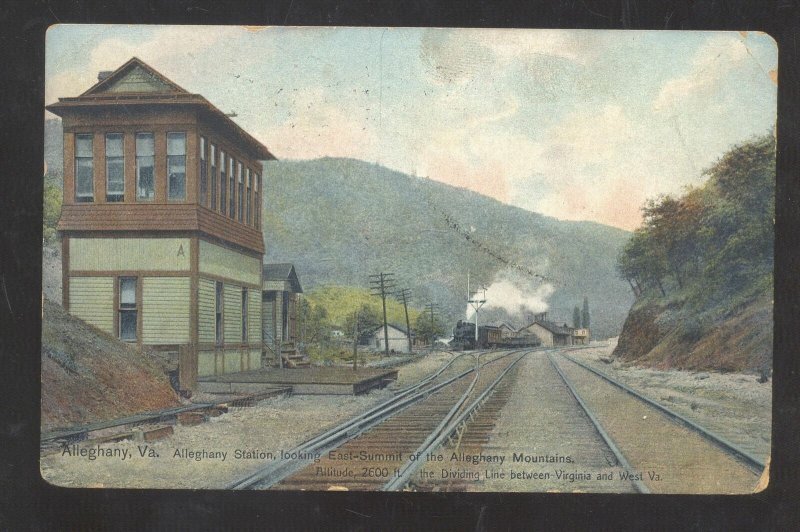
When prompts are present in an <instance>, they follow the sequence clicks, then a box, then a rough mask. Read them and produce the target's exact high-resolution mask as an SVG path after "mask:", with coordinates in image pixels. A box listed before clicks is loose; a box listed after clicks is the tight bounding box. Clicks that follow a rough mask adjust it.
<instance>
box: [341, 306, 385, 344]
mask: <svg viewBox="0 0 800 532" xmlns="http://www.w3.org/2000/svg"><path fill="white" fill-rule="evenodd" d="M357 314H358V334H359V335H362V334H364V332H365V331H368V330H371V329H374V328H376V327H378V326H380V325H383V318H382V317H381V314H380V311H378V310H377V309H375V308H374V307H372V306H370V305H367V304H364V305H361V308H360V309H358V312H357ZM354 325H355V314H350V315H349V316H347V318H346V319H345V322H344V331H345V334H346V335H348V336H350V337H351V338H352V336H353V328H354Z"/></svg>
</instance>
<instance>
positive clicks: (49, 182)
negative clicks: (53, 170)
mask: <svg viewBox="0 0 800 532" xmlns="http://www.w3.org/2000/svg"><path fill="white" fill-rule="evenodd" d="M61 200H62V192H61V187H60V186H58V184H57V183H56V182H55V179H54V178H52V177H50V176H45V178H44V216H43V219H42V225H43V227H42V230H43V232H42V237H43V239H44V241H45V242H47V243H50V242H53V241H55V239H56V223H57V222H58V217H59V216H61Z"/></svg>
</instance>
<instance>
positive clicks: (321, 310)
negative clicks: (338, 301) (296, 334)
mask: <svg viewBox="0 0 800 532" xmlns="http://www.w3.org/2000/svg"><path fill="white" fill-rule="evenodd" d="M299 314H300V323H301V324H302V327H303V329H304V331H305V332H304V341H305V343H307V344H313V343H316V344H326V343H327V342H328V340H330V336H331V323H330V322H329V321H328V311H327V310H325V307H323V306H321V305H313V304H311V303H310V302H309V301H308V300H307V299H305V298H303V299H301V300H300V309H299Z"/></svg>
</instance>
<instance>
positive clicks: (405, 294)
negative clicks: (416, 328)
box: [396, 288, 414, 353]
mask: <svg viewBox="0 0 800 532" xmlns="http://www.w3.org/2000/svg"><path fill="white" fill-rule="evenodd" d="M396 295H397V297H399V298H401V299H402V301H403V310H405V311H406V336H407V337H408V352H409V353H413V352H414V349H413V346H412V345H411V323H410V322H409V321H408V300H409V299H410V298H411V290H409V289H408V288H403V289H401V290H399V291H398V292H397V294H396Z"/></svg>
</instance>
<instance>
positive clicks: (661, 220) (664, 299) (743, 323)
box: [615, 134, 775, 379]
mask: <svg viewBox="0 0 800 532" xmlns="http://www.w3.org/2000/svg"><path fill="white" fill-rule="evenodd" d="M706 175H707V176H708V180H707V181H706V183H705V184H704V185H703V186H701V187H698V188H693V189H690V190H689V191H687V192H686V194H684V195H683V196H681V197H678V198H673V197H669V196H666V197H661V198H658V199H656V200H653V201H650V202H648V204H647V205H646V206H645V208H644V215H645V216H644V218H645V219H644V221H645V223H644V225H643V226H642V227H641V228H640V229H637V230H636V232H634V234H633V236H632V237H631V239H630V241H629V242H628V243H627V244H626V245H625V247H624V248H623V252H622V253H621V254H620V259H619V270H620V273H621V274H622V276H624V277H625V278H626V279H628V280H629V282H630V284H631V287H632V288H633V289H634V291H635V292H636V293H637V296H638V297H637V301H636V304H635V305H634V307H633V308H632V309H631V313H630V316H629V317H628V319H627V320H626V322H625V326H624V329H623V332H622V334H621V336H620V339H619V344H618V346H617V349H616V351H615V354H616V356H619V357H622V358H625V359H627V360H636V361H637V362H638V363H642V364H650V365H655V366H659V367H679V368H687V369H719V370H727V371H757V372H760V373H761V375H762V378H764V379H766V377H767V376H768V374H769V371H770V368H771V365H772V316H773V314H772V292H773V267H774V261H773V254H774V219H775V137H774V135H772V134H770V135H766V136H764V137H760V138H757V139H754V140H752V141H750V142H747V143H745V144H742V145H740V146H736V147H734V148H733V149H731V150H730V151H729V152H728V153H726V154H725V155H724V156H723V157H722V158H721V159H720V160H719V161H718V162H717V163H716V164H715V165H714V166H713V167H712V168H710V169H709V170H708V171H706Z"/></svg>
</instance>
